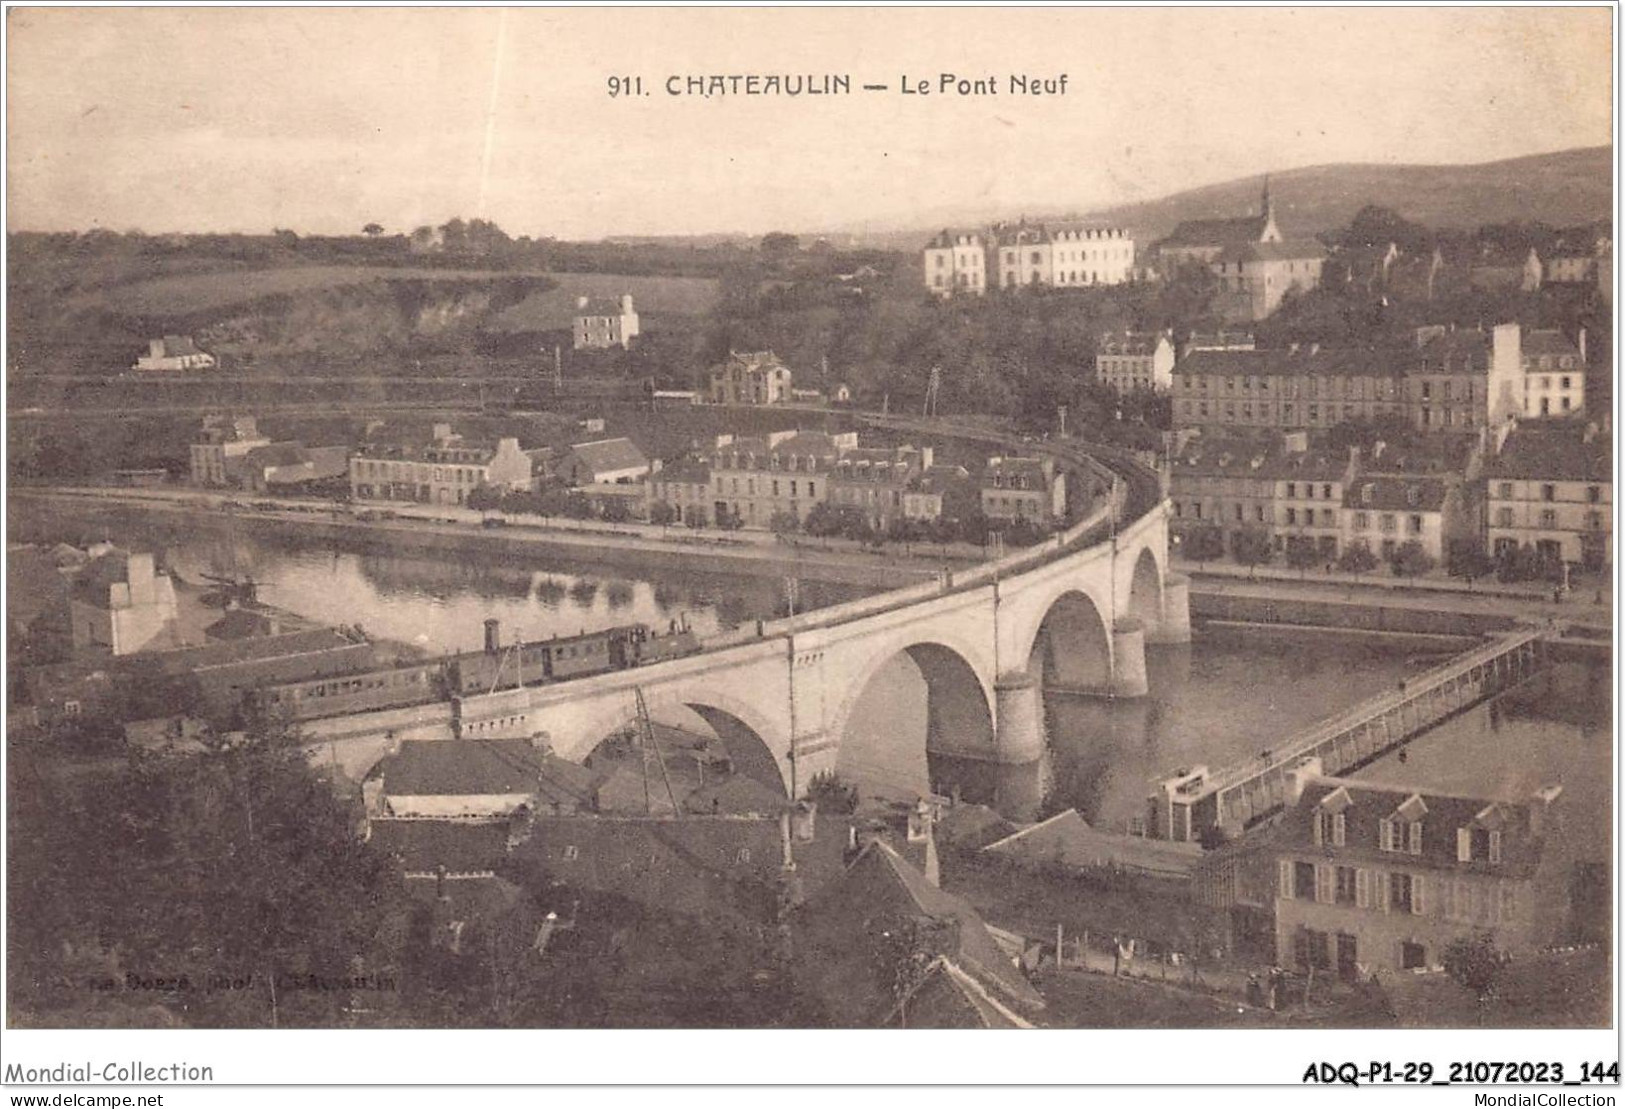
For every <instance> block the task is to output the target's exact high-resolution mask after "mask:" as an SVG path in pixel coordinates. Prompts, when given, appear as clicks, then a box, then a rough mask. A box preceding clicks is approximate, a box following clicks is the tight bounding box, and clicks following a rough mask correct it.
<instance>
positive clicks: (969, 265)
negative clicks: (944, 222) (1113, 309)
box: [923, 220, 1134, 296]
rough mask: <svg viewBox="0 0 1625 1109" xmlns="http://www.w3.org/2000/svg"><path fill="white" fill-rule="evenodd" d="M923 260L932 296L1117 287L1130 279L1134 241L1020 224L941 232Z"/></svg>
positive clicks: (1085, 229)
mask: <svg viewBox="0 0 1625 1109" xmlns="http://www.w3.org/2000/svg"><path fill="white" fill-rule="evenodd" d="M923 260H924V278H925V287H926V288H927V289H929V290H930V291H931V292H932V293H934V294H935V295H937V296H951V295H953V294H954V293H967V294H974V295H980V294H982V293H985V292H987V290H988V289H1019V288H1025V287H1027V286H1030V285H1050V286H1058V287H1060V288H1077V287H1080V286H1089V285H1120V284H1122V283H1123V282H1125V281H1131V280H1133V278H1134V240H1133V238H1131V237H1130V236H1129V234H1128V232H1127V231H1125V230H1123V229H1122V228H1121V227H1103V226H1095V225H1091V224H1076V223H1064V224H1041V223H1027V222H1026V221H1025V220H1023V221H1021V222H1020V223H1015V224H1009V223H1000V224H994V225H993V226H992V227H988V228H984V229H978V230H974V231H950V230H944V231H942V232H941V233H940V234H938V235H937V236H936V237H935V238H933V239H932V240H931V241H930V242H929V243H927V244H926V246H925V251H924V255H923Z"/></svg>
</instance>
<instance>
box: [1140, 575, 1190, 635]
mask: <svg viewBox="0 0 1625 1109" xmlns="http://www.w3.org/2000/svg"><path fill="white" fill-rule="evenodd" d="M1145 641H1146V642H1147V643H1149V644H1153V645H1162V644H1169V643H1189V642H1190V641H1191V580H1190V579H1189V578H1187V577H1186V576H1185V575H1183V574H1169V575H1168V576H1167V577H1166V578H1164V579H1163V582H1162V619H1161V620H1158V621H1156V622H1155V623H1153V624H1151V625H1150V626H1148V627H1147V628H1146V630H1145Z"/></svg>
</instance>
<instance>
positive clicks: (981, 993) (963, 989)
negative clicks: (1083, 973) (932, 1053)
mask: <svg viewBox="0 0 1625 1109" xmlns="http://www.w3.org/2000/svg"><path fill="white" fill-rule="evenodd" d="M885 1023H886V1025H887V1026H888V1027H889V1026H898V1027H907V1028H1031V1027H1033V1026H1032V1024H1031V1023H1029V1022H1028V1021H1027V1020H1025V1019H1024V1018H1023V1017H1022V1016H1021V1015H1020V1014H1018V1013H1016V1012H1015V1011H1014V1010H1012V1009H1010V1008H1009V1007H1008V1006H1006V1005H1004V1004H1002V1003H1001V1002H1000V1001H999V1000H998V999H997V998H996V997H995V996H994V995H993V994H992V993H990V992H989V991H988V990H987V988H986V987H984V986H983V985H982V984H981V983H980V982H978V981H977V980H976V978H975V977H974V976H973V975H971V974H968V973H966V971H964V970H963V969H962V968H961V967H960V966H959V965H958V964H957V963H955V962H954V961H953V960H951V959H946V958H938V959H935V960H933V961H932V963H931V965H930V966H929V967H927V968H926V971H925V975H924V976H923V977H922V978H921V979H920V981H919V982H918V983H917V984H916V985H915V986H914V988H913V989H912V990H910V991H909V992H908V995H907V997H905V998H904V1000H903V1001H902V1002H900V1003H899V1004H898V1006H897V1008H896V1009H895V1010H894V1011H893V1012H892V1014H891V1015H890V1017H889V1018H888V1019H887V1020H886V1022H885Z"/></svg>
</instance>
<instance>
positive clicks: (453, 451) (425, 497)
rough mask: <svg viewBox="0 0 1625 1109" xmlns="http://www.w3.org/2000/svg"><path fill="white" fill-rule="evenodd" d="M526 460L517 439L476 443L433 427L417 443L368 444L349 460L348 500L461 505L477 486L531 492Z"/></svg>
mask: <svg viewBox="0 0 1625 1109" xmlns="http://www.w3.org/2000/svg"><path fill="white" fill-rule="evenodd" d="M531 478H532V469H531V458H530V456H529V455H528V454H526V453H525V452H524V451H522V450H520V449H519V440H518V439H499V440H497V442H495V443H485V442H476V441H472V440H467V439H464V438H463V437H462V436H461V435H456V434H453V432H452V430H451V425H449V424H436V425H435V428H434V433H433V436H432V438H431V439H430V441H429V442H427V443H423V444H392V443H372V444H367V445H365V446H363V447H362V448H361V449H360V450H359V451H358V452H357V453H356V454H354V455H352V456H351V457H350V495H351V496H352V497H353V498H354V499H355V500H358V501H370V500H380V501H417V502H420V503H424V504H448V505H450V504H464V503H466V502H467V500H468V494H469V493H470V492H472V491H473V490H474V489H477V488H479V487H480V486H482V485H484V486H488V487H490V488H493V489H497V490H516V491H523V490H526V489H529V488H530V487H531V483H532V481H531Z"/></svg>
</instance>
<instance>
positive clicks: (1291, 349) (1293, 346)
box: [1286, 343, 1298, 354]
mask: <svg viewBox="0 0 1625 1109" xmlns="http://www.w3.org/2000/svg"><path fill="white" fill-rule="evenodd" d="M1286 352H1287V353H1288V354H1297V353H1298V344H1297V343H1288V344H1287V347H1286Z"/></svg>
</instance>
